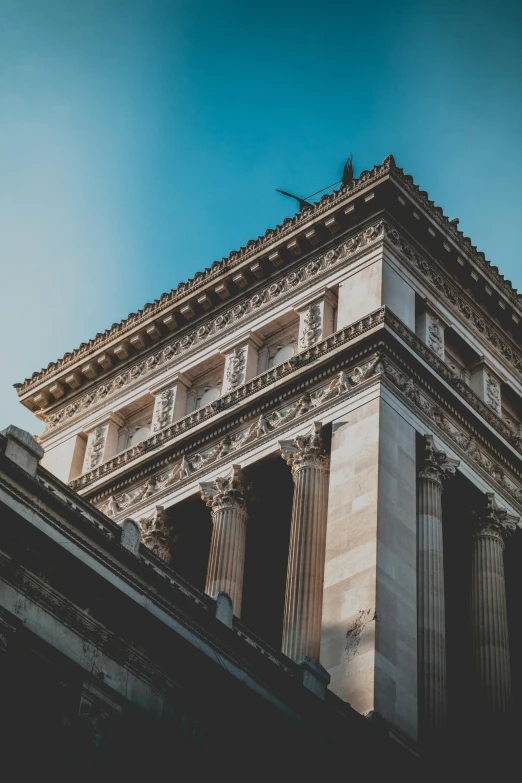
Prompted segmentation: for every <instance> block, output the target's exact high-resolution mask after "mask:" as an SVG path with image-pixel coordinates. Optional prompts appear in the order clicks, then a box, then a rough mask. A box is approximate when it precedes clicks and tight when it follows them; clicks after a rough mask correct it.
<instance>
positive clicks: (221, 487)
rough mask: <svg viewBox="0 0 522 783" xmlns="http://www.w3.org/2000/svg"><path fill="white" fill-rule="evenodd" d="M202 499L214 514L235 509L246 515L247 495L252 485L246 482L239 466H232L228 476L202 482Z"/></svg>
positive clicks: (200, 486)
mask: <svg viewBox="0 0 522 783" xmlns="http://www.w3.org/2000/svg"><path fill="white" fill-rule="evenodd" d="M199 490H200V492H201V498H202V500H204V501H205V503H206V504H207V506H209V508H211V509H212V512H213V513H214V512H215V511H223V510H224V509H235V510H237V511H241V512H242V513H245V514H246V504H247V495H248V492H249V490H250V484H248V483H247V482H245V477H244V475H243V471H242V470H241V468H240V466H239V465H232V468H231V470H230V472H229V473H228V474H227V475H226V476H218V478H216V479H214V481H208V482H207V481H206V482H202V483H201V484H200V485H199Z"/></svg>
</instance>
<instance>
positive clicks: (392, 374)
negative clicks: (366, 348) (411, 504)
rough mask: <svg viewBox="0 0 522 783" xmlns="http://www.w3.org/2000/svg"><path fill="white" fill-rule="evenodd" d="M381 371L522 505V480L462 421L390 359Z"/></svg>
mask: <svg viewBox="0 0 522 783" xmlns="http://www.w3.org/2000/svg"><path fill="white" fill-rule="evenodd" d="M379 369H380V371H381V372H382V373H383V375H384V376H385V377H386V378H387V379H388V380H390V381H391V382H392V383H393V384H394V385H395V386H396V387H397V388H398V389H400V391H402V392H403V394H404V395H405V396H406V397H407V398H408V399H409V400H410V401H411V402H412V403H413V404H414V406H415V407H417V408H418V409H419V410H420V411H422V413H423V414H424V415H425V416H426V417H427V419H428V420H429V421H430V422H431V423H432V424H433V425H434V426H435V427H437V428H438V429H439V430H440V431H441V432H442V433H443V434H444V435H445V436H446V437H447V438H449V440H450V441H452V442H453V443H454V444H455V445H456V446H458V448H459V449H460V450H461V451H462V452H463V454H464V456H465V457H466V458H467V461H468V462H469V463H470V464H471V465H473V466H475V467H477V468H480V469H481V471H482V472H484V473H485V474H486V475H487V478H488V481H490V482H491V481H494V482H495V483H496V484H497V485H498V486H499V489H500V490H501V491H502V492H504V493H505V494H506V495H507V496H508V497H509V498H510V500H512V501H514V502H515V503H517V504H519V505H522V484H521V481H520V478H518V477H517V479H516V480H515V479H513V478H511V476H510V475H508V472H507V470H506V469H505V468H504V467H503V466H502V465H501V464H500V462H499V461H497V459H495V458H493V456H492V454H493V452H492V451H490V450H488V448H487V446H486V445H485V444H484V445H482V444H481V443H480V442H479V441H478V440H477V438H476V436H475V435H474V434H473V432H471V431H470V430H469V429H468V428H467V427H466V426H465V425H463V424H462V423H461V421H460V420H457V419H455V418H454V417H452V416H451V415H450V414H449V413H447V412H446V410H445V409H444V407H443V406H442V405H441V404H439V403H438V402H434V401H433V399H430V397H429V396H428V394H427V393H426V392H425V391H424V390H423V389H422V387H421V385H420V384H416V383H415V382H414V381H413V378H412V377H411V376H408V375H406V374H405V373H404V372H402V371H401V370H399V369H398V368H397V367H395V366H394V365H392V364H391V362H389V361H388V360H387V359H385V358H383V359H382V360H381V361H380V362H379ZM463 385H464V384H463ZM465 388H467V387H465ZM470 393H472V392H471V390H470ZM457 421H458V422H459V423H457Z"/></svg>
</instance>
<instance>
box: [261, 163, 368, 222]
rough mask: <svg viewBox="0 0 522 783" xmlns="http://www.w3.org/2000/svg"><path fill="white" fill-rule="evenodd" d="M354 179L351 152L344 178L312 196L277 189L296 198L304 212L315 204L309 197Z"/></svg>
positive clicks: (314, 194)
mask: <svg viewBox="0 0 522 783" xmlns="http://www.w3.org/2000/svg"><path fill="white" fill-rule="evenodd" d="M352 180H353V159H352V153H351V152H350V157H349V158H348V159H347V161H346V163H345V164H344V170H343V176H342V179H339V180H337V182H333V183H332V184H331V185H327V186H326V187H325V188H322V189H321V190H316V191H315V193H312V194H311V195H310V196H307V197H306V198H300V197H299V196H294V194H293V193H288V192H287V191H286V190H279V188H276V191H277V192H278V193H282V194H283V196H288V197H289V198H295V200H296V201H297V203H298V204H299V211H300V212H302V211H303V209H306V208H307V207H312V206H313V204H311V203H310V202H309V201H308V199H309V198H312V196H317V194H318V193H323V192H324V191H325V190H329V189H330V188H333V187H335V185H339V183H341V182H342V184H343V185H349V184H350V182H351V181H352Z"/></svg>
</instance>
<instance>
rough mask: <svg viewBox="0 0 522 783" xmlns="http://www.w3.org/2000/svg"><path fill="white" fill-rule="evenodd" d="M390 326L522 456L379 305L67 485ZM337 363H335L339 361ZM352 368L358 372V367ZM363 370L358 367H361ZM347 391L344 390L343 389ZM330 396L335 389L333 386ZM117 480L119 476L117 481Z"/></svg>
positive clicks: (515, 437)
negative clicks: (380, 328)
mask: <svg viewBox="0 0 522 783" xmlns="http://www.w3.org/2000/svg"><path fill="white" fill-rule="evenodd" d="M383 324H384V325H386V326H388V327H390V328H391V329H392V330H393V332H395V333H396V334H397V335H398V336H399V337H400V338H401V339H402V340H403V341H404V343H406V344H407V345H408V346H409V347H410V348H411V349H412V350H413V351H414V352H415V353H416V354H417V355H418V356H420V357H421V358H422V359H423V360H424V361H425V362H426V363H427V364H428V365H429V366H430V367H431V369H433V370H434V371H435V372H436V373H437V374H438V375H439V376H440V377H442V378H443V379H444V380H445V381H446V383H447V384H448V385H449V386H451V387H452V388H453V389H454V390H455V391H456V392H457V394H458V395H459V396H460V397H462V398H463V399H464V400H465V401H466V402H467V403H468V404H469V405H470V406H471V407H472V408H474V409H475V411H477V413H479V414H480V416H482V418H483V419H484V420H485V421H486V422H487V423H488V424H489V425H490V426H491V427H492V428H493V429H494V430H495V431H496V432H498V433H499V434H500V435H501V436H502V437H503V438H504V439H505V440H506V441H507V442H508V443H509V444H510V445H511V446H512V447H513V448H514V449H516V450H517V451H518V452H519V453H520V454H522V441H521V439H520V437H519V434H518V432H517V431H515V430H514V429H512V428H510V427H509V425H508V424H507V423H506V422H505V421H504V420H503V419H502V418H501V417H500V416H499V415H498V414H497V413H495V411H494V410H493V409H492V408H491V407H490V406H488V405H487V404H486V403H485V402H484V401H483V400H481V399H480V397H478V395H477V394H476V393H475V392H474V391H473V390H472V389H471V388H470V387H469V386H467V384H466V383H464V381H462V380H460V379H459V378H457V377H456V376H455V375H454V373H453V372H452V370H451V369H450V368H449V367H448V365H447V364H445V363H444V362H443V361H442V360H441V359H439V357H438V356H437V355H436V354H435V353H434V351H432V350H431V349H430V348H429V347H428V346H427V345H426V344H425V343H423V342H422V340H421V339H420V338H419V337H417V335H415V334H414V333H413V332H412V331H411V330H410V329H408V327H407V326H405V324H404V323H403V322H402V321H401V320H400V319H399V318H397V316H395V315H394V314H393V313H392V312H391V311H390V310H389V309H387V308H385V307H382V308H380V309H379V310H376V311H375V312H373V313H371V314H370V315H368V316H366V317H365V318H363V319H361V320H360V321H357V322H356V323H354V324H351V325H350V326H348V327H345V328H343V329H341V330H339V331H338V332H336V333H335V334H333V335H330V336H329V337H327V338H326V339H325V340H322V341H321V342H320V343H317V344H316V345H314V346H312V347H311V348H310V349H307V350H306V351H303V352H301V353H300V354H297V355H296V356H294V357H292V358H291V359H289V360H288V361H286V362H283V363H281V364H280V365H278V366H277V367H274V368H272V369H271V370H268V371H267V372H265V373H262V374H261V375H258V376H257V377H256V378H254V379H253V380H251V381H249V382H248V383H246V384H244V385H243V386H241V387H239V388H238V389H236V390H234V391H232V392H230V393H228V394H225V395H224V396H223V397H221V398H220V399H219V400H216V401H215V402H213V403H211V404H210V405H207V406H205V407H203V408H200V409H198V410H197V411H195V412H194V413H191V414H189V415H188V416H185V417H184V418H183V419H180V420H179V421H177V422H175V423H174V424H172V425H170V426H169V427H167V428H165V429H164V430H162V431H160V432H158V433H156V434H155V435H153V436H152V437H151V438H148V439H146V440H143V441H141V442H140V443H138V444H136V445H135V446H131V447H130V448H129V449H126V450H125V451H122V452H120V453H119V454H117V455H116V456H115V457H113V458H112V459H110V460H107V461H106V462H105V463H102V464H101V465H99V466H98V467H96V468H95V469H94V470H91V471H88V472H86V473H84V474H83V475H81V476H79V477H78V478H77V479H74V480H73V481H71V482H70V486H71V487H72V488H73V489H75V490H77V491H81V490H82V489H85V488H86V487H88V486H89V485H90V484H92V483H94V482H95V481H98V480H99V479H101V478H103V477H104V476H106V475H108V474H110V473H112V472H113V471H115V470H117V469H118V468H121V467H123V466H125V465H127V464H130V463H131V462H133V461H134V460H137V459H140V458H142V457H144V456H145V455H146V454H147V452H149V451H153V450H156V449H157V448H158V447H160V446H162V445H164V446H166V445H167V444H168V443H169V441H172V440H173V439H174V438H176V437H178V436H180V435H182V434H184V433H186V432H188V431H189V430H191V429H193V428H195V427H197V426H199V425H200V424H202V423H203V422H205V421H207V420H209V419H211V418H213V417H214V416H216V415H217V414H218V413H219V412H222V411H226V410H227V409H228V408H231V407H233V406H235V405H237V404H238V403H240V402H243V401H247V400H248V398H249V397H250V396H251V395H254V394H256V393H257V392H259V391H261V390H262V389H265V388H267V387H269V386H271V385H272V384H275V383H276V382H277V381H279V380H281V379H283V378H285V377H286V376H288V375H291V374H292V373H295V372H296V371H297V370H301V369H303V368H305V367H306V366H307V365H308V364H312V363H315V362H316V361H317V360H318V359H321V358H322V357H327V356H328V355H329V354H330V353H332V352H333V351H336V350H338V349H339V348H341V347H343V346H346V347H349V343H350V342H351V341H352V340H354V339H356V338H358V337H361V336H362V335H364V334H365V333H366V332H368V331H370V330H372V329H374V328H376V327H378V326H382V325H383ZM349 360H350V359H349V357H348V356H347V357H346V359H345V363H348V362H349ZM338 366H339V365H338ZM355 372H359V371H358V370H356V371H355ZM361 372H362V370H361ZM300 383H301V386H302V385H303V384H305V385H308V384H310V383H313V380H305V379H302V380H300ZM332 384H333V387H335V386H336V385H338V384H340V385H341V387H343V383H342V382H341V381H339V379H336V378H334V380H333V381H332ZM342 390H343V391H346V390H347V389H346V388H344V387H343V388H342ZM331 393H332V394H334V393H335V390H334V389H332V392H331ZM118 481H121V479H118Z"/></svg>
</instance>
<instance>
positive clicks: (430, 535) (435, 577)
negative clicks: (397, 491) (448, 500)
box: [417, 435, 459, 742]
mask: <svg viewBox="0 0 522 783" xmlns="http://www.w3.org/2000/svg"><path fill="white" fill-rule="evenodd" d="M458 465H459V461H458V460H455V459H450V458H448V457H447V456H446V454H445V453H444V452H443V451H438V450H436V449H435V446H434V443H433V435H425V436H424V454H423V456H422V460H421V464H420V466H419V473H418V479H417V530H418V534H417V541H418V566H417V615H418V616H417V624H418V655H419V658H418V667H419V703H420V709H419V730H420V735H421V739H422V740H423V741H428V742H433V741H434V740H436V738H437V737H440V736H441V735H442V734H443V733H444V731H445V728H446V696H447V694H446V622H445V616H446V615H445V606H444V556H443V547H442V502H441V501H442V486H443V482H444V481H445V480H446V479H447V478H449V477H450V476H454V475H455V471H456V469H457V467H458Z"/></svg>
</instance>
